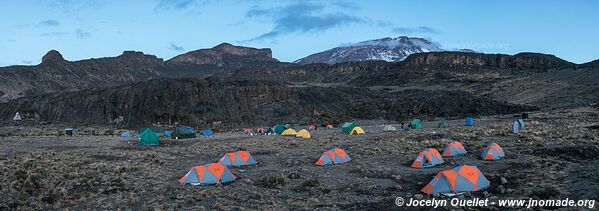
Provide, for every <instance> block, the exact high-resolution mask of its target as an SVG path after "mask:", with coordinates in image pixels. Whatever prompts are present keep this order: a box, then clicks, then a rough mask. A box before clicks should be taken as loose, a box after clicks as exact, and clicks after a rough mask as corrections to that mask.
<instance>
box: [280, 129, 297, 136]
mask: <svg viewBox="0 0 599 211" xmlns="http://www.w3.org/2000/svg"><path fill="white" fill-rule="evenodd" d="M281 135H282V136H295V135H297V131H295V130H294V129H293V128H289V129H287V130H285V131H283V132H282V133H281Z"/></svg>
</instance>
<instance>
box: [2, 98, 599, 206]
mask: <svg viewBox="0 0 599 211" xmlns="http://www.w3.org/2000/svg"><path fill="white" fill-rule="evenodd" d="M513 120H514V117H513V116H511V115H508V116H487V117H479V118H476V124H475V126H474V127H465V126H462V125H463V120H450V121H448V122H449V125H450V128H443V129H439V128H425V129H419V130H399V131H396V132H383V131H382V128H383V124H384V122H383V121H358V123H359V125H362V126H363V128H364V129H365V131H366V133H367V134H366V135H361V136H349V135H345V134H342V133H341V132H340V131H339V130H338V129H337V128H336V129H334V130H326V129H319V130H317V131H312V138H311V139H307V140H301V139H296V138H290V137H281V136H248V135H244V134H242V133H241V132H227V133H218V134H216V135H215V136H212V137H201V138H196V139H186V140H170V139H164V140H162V145H161V146H157V147H145V146H137V145H134V144H129V143H128V142H129V141H128V140H124V139H123V138H121V137H117V136H75V137H65V136H60V133H59V132H56V131H60V128H57V127H56V128H52V125H45V126H38V127H35V126H27V127H24V126H10V127H8V126H6V127H0V136H3V137H0V168H1V169H2V175H1V177H0V195H1V196H2V197H0V210H3V209H7V210H12V209H19V210H28V209H34V210H38V209H64V208H71V209H76V210H81V209H111V210H114V209H125V210H129V209H131V210H139V209H142V210H146V209H169V210H171V209H184V210H186V209H189V210H202V209H209V210H211V209H225V210H230V209H252V210H253V209H260V210H264V209H272V210H314V209H326V210H330V209H331V208H333V209H335V208H336V209H360V210H362V209H369V210H373V209H377V210H389V209H397V208H398V207H396V206H395V204H394V200H395V198H396V197H415V198H420V197H423V198H429V197H441V196H427V195H421V193H420V192H419V190H420V189H421V188H422V187H424V185H426V184H427V183H428V182H429V181H430V180H431V179H432V178H433V177H434V176H435V175H436V173H437V172H439V171H442V170H447V169H451V168H454V167H456V166H459V165H474V166H478V167H479V168H480V170H481V171H482V172H483V174H485V176H486V177H487V178H488V179H489V180H490V181H491V187H490V188H489V189H487V190H484V191H478V192H474V193H472V194H465V195H463V196H460V197H465V198H474V197H493V198H498V199H508V198H522V199H528V198H530V197H532V198H555V199H565V198H570V199H595V200H596V199H598V198H599V188H598V187H599V179H598V178H599V170H597V168H596V167H597V166H599V147H598V146H599V145H598V144H599V128H598V127H599V126H597V125H599V121H598V120H599V111H598V110H596V109H593V108H578V109H570V110H556V111H552V112H544V113H532V114H531V117H530V119H528V120H527V129H526V130H525V131H523V132H522V133H520V134H511V132H510V128H511V127H510V124H511V122H512V121H513ZM426 123H427V125H428V126H429V127H431V126H436V125H437V122H435V121H428V122H426ZM396 126H397V127H398V128H399V126H398V125H396ZM294 128H295V129H297V130H299V129H301V128H305V126H304V127H301V126H297V127H294ZM98 130H103V131H102V132H99V134H105V133H106V131H109V130H111V129H98ZM456 137H461V139H462V143H463V144H464V146H465V147H466V150H468V154H467V155H465V156H461V157H457V158H447V159H445V163H444V164H442V165H440V166H437V167H434V168H429V169H413V168H410V165H411V163H412V161H413V160H414V158H415V157H416V155H417V153H418V152H419V151H420V150H422V149H424V148H428V147H434V148H437V149H438V150H440V151H441V150H442V149H443V148H444V146H445V145H446V144H447V143H448V142H450V141H451V140H452V139H454V138H456ZM492 142H496V143H498V144H499V145H500V146H502V147H503V149H504V150H505V151H506V158H505V159H504V160H501V161H483V160H481V159H480V153H481V151H482V150H483V148H484V147H485V146H486V145H487V144H489V143H492ZM335 147H339V148H342V149H344V150H345V151H346V152H347V153H348V154H349V155H350V156H351V158H352V161H351V162H349V163H347V164H343V165H336V166H331V167H318V166H315V165H314V162H315V161H316V160H317V159H318V158H319V156H320V155H321V154H322V153H323V152H324V151H326V150H329V149H331V148H335ZM236 150H248V151H250V153H251V154H252V155H253V156H254V158H255V159H256V160H257V162H258V165H257V166H253V167H242V168H236V167H233V168H230V170H231V171H232V173H233V174H235V175H236V176H237V180H236V181H235V182H233V183H230V184H227V185H218V186H190V185H181V184H179V183H178V179H179V178H180V177H182V176H183V175H184V174H185V173H186V172H187V171H188V170H189V169H190V167H192V166H194V165H202V164H206V163H210V162H215V161H218V159H220V158H221V157H222V156H223V155H224V154H225V153H227V152H231V151H236ZM446 209H450V207H446ZM491 209H499V208H495V207H491Z"/></svg>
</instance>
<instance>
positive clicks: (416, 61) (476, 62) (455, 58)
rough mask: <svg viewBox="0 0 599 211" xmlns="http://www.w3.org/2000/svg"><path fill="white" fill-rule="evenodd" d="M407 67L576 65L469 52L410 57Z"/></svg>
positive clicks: (540, 56) (525, 56)
mask: <svg viewBox="0 0 599 211" xmlns="http://www.w3.org/2000/svg"><path fill="white" fill-rule="evenodd" d="M402 64H403V65H406V66H424V65H427V66H435V65H439V66H449V67H456V68H462V67H467V66H476V67H493V68H525V69H550V68H563V67H573V66H574V65H575V64H574V63H571V62H568V61H565V60H562V59H560V58H557V57H555V56H553V55H547V54H540V53H519V54H516V55H513V56H510V55H506V54H482V53H467V52H431V53H419V54H413V55H410V56H408V58H406V60H405V61H404V62H403V63H402Z"/></svg>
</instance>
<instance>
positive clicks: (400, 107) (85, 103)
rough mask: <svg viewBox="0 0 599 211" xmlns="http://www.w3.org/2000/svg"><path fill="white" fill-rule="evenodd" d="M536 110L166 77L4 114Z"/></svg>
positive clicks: (233, 115)
mask: <svg viewBox="0 0 599 211" xmlns="http://www.w3.org/2000/svg"><path fill="white" fill-rule="evenodd" d="M527 109H532V107H523V106H517V105H509V104H504V103H499V102H495V101H492V100H489V99H485V98H479V97H475V96H472V95H470V94H468V93H460V92H448V91H439V92H431V91H424V90H408V91H402V92H386V91H373V90H369V89H353V88H337V89H329V88H321V87H288V86H284V85H281V84H278V83H274V82H269V81H230V80H226V81H223V80H217V79H213V78H210V79H207V80H204V79H159V80H151V81H148V82H140V83H136V84H131V85H126V86H121V87H116V88H110V89H104V90H87V91H77V92H70V93H62V94H53V95H45V96H38V97H28V98H21V99H18V100H16V101H13V102H11V103H3V104H0V112H1V113H0V115H1V116H2V117H6V116H10V115H11V114H14V112H16V111H20V112H21V113H23V115H24V116H27V117H39V119H40V120H46V121H64V122H71V123H79V124H115V125H121V126H129V127H134V126H144V125H149V124H152V123H156V122H161V123H169V122H170V123H175V122H180V123H184V124H188V125H194V126H203V127H212V124H213V123H214V122H220V123H222V124H221V126H220V127H239V126H257V125H261V126H265V125H272V124H275V123H278V122H286V123H303V124H307V123H314V122H321V123H326V122H334V123H338V122H340V121H344V120H347V119H352V118H360V119H393V120H405V119H407V118H410V117H435V116H447V117H450V116H463V115H472V114H477V115H484V114H497V113H512V112H519V111H522V110H527Z"/></svg>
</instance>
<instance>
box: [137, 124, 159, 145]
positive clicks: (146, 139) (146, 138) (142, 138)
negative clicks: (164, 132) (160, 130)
mask: <svg viewBox="0 0 599 211" xmlns="http://www.w3.org/2000/svg"><path fill="white" fill-rule="evenodd" d="M138 137H139V141H138V142H137V144H139V145H160V138H159V137H158V135H156V133H154V132H153V131H152V130H151V129H149V128H148V129H146V130H144V132H142V133H141V134H139V136H138Z"/></svg>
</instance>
